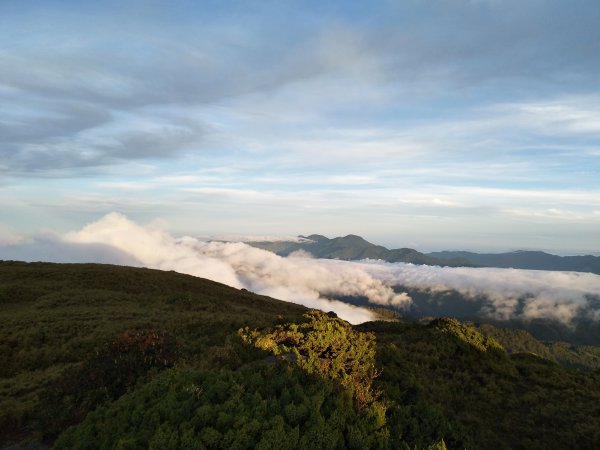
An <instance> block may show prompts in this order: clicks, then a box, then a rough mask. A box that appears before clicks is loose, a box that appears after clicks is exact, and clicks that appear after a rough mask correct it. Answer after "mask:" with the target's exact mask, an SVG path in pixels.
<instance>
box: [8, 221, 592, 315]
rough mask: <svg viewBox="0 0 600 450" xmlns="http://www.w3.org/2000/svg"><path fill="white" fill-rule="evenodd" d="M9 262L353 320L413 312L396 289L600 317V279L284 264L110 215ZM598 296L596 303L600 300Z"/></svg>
mask: <svg viewBox="0 0 600 450" xmlns="http://www.w3.org/2000/svg"><path fill="white" fill-rule="evenodd" d="M0 258H2V259H24V260H48V261H59V262H85V261H87V262H106V263H116V264H127V265H138V266H145V267H151V268H156V269H162V270H176V271H178V272H182V273H187V274H190V275H194V276H199V277H205V278H209V279H212V280H215V281H219V282H222V283H225V284H227V285H230V286H233V287H236V288H246V289H249V290H251V291H254V292H257V293H260V294H264V295H269V296H272V297H275V298H279V299H282V300H287V301H291V302H295V303H300V304H303V305H305V306H309V307H313V308H318V309H323V310H327V311H328V310H333V311H335V312H336V313H338V315H340V316H341V317H343V318H345V319H346V320H348V321H350V322H352V323H359V322H363V321H366V320H371V319H373V318H374V315H373V314H372V313H371V312H370V311H368V310H367V309H365V308H360V307H356V306H352V305H349V304H347V303H344V302H341V301H338V300H332V298H335V297H338V298H340V297H362V298H366V299H367V300H368V302H369V303H370V304H372V305H374V306H378V305H383V306H388V307H394V308H398V309H400V310H407V309H408V308H410V307H411V305H412V300H411V298H410V297H409V296H408V295H407V294H406V293H402V292H395V291H394V289H393V287H394V286H404V287H406V288H411V289H418V290H422V291H430V292H434V293H440V292H447V291H456V292H459V293H460V294H462V295H463V296H464V297H465V298H466V299H468V300H472V301H474V302H479V304H480V305H481V310H480V314H481V315H483V316H487V317H491V318H495V319H499V320H507V319H514V318H520V319H535V318H543V319H556V320H559V321H561V322H563V323H565V324H570V323H572V321H573V320H575V319H577V318H580V317H586V318H588V319H591V320H600V305H599V302H598V301H597V298H598V296H600V276H598V275H594V274H588V273H575V272H548V271H533V270H516V269H493V268H484V269H479V268H477V269H475V268H443V267H430V266H416V265H412V264H401V263H400V264H391V263H383V262H378V261H338V260H325V259H313V258H310V257H309V256H308V255H306V254H294V255H290V256H289V257H287V258H283V257H280V256H277V255H275V254H273V253H270V252H267V251H264V250H260V249H257V248H254V247H251V246H249V245H247V244H245V243H242V242H219V241H208V242H206V241H201V240H198V239H195V238H192V237H185V236H184V237H174V236H172V235H170V234H169V233H167V232H165V231H163V230H162V229H160V228H157V227H153V226H142V225H139V224H137V223H135V222H133V221H131V220H129V219H128V218H127V217H125V216H123V215H121V214H117V213H111V214H108V215H106V216H104V217H103V218H101V219H100V220H98V221H96V222H93V223H91V224H89V225H87V226H85V227H84V228H82V229H81V230H79V231H73V232H70V233H67V234H66V235H64V236H63V237H62V238H57V237H54V238H50V237H45V238H40V237H37V238H34V239H33V240H32V239H30V240H29V241H21V242H17V241H15V242H12V245H4V246H3V247H0ZM594 296H596V297H595V298H596V301H594Z"/></svg>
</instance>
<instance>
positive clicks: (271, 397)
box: [0, 262, 600, 449]
mask: <svg viewBox="0 0 600 450" xmlns="http://www.w3.org/2000/svg"><path fill="white" fill-rule="evenodd" d="M0 304H1V306H2V307H1V308H0V447H1V448H4V447H6V446H9V445H15V444H18V443H21V444H23V445H24V444H25V443H27V442H31V441H35V440H37V441H43V442H45V443H47V444H49V445H53V446H54V447H55V448H107V449H108V448H119V449H138V448H140V449H141V448H157V449H158V448H160V449H169V448H190V449H193V448H228V449H229V448H361V449H362V448H390V449H392V448H393V449H415V448H417V449H423V448H431V449H434V448H436V449H442V448H446V447H447V448H456V449H461V448H472V449H475V448H494V449H503V448H506V449H508V448H533V449H535V448H539V449H542V448H543V449H552V448H582V449H585V448H600V414H599V410H598V405H599V404H600V372H597V371H596V372H590V371H589V370H588V371H582V370H579V369H573V368H565V367H562V366H560V365H558V364H556V363H554V362H552V361H549V360H548V359H544V358H542V357H540V356H536V355H533V354H532V353H538V355H540V353H539V352H537V351H533V350H531V351H530V353H523V350H520V351H519V353H516V354H512V355H511V354H509V353H510V352H512V351H514V350H515V349H516V347H517V344H515V342H517V341H518V340H515V339H513V341H514V342H513V341H511V340H510V339H508V338H506V337H505V336H504V335H503V334H502V333H495V334H494V333H492V332H488V331H489V330H490V329H487V328H485V327H483V326H481V327H480V328H475V327H474V326H473V325H471V324H468V323H463V322H459V321H457V320H454V319H446V318H443V319H435V320H432V321H431V322H429V323H427V324H425V325H422V324H415V323H399V322H371V323H366V324H363V325H360V326H354V327H353V326H351V325H349V324H348V323H346V322H345V321H343V320H340V319H338V318H337V317H335V315H333V314H331V313H330V314H325V313H320V312H316V311H308V310H307V309H306V308H303V307H300V306H298V305H294V304H290V303H285V302H281V301H278V300H274V299H271V298H268V297H261V296H257V295H254V294H252V293H250V292H247V291H239V290H236V289H233V288H229V287H227V286H224V285H222V284H219V283H214V282H211V281H207V280H203V279H198V278H194V277H191V276H186V275H181V274H177V273H174V272H161V271H156V270H148V269H136V268H129V267H117V266H106V265H94V264H82V265H75V264H73V265H68V264H45V263H34V264H25V263H17V262H0ZM504 334H505V335H506V336H509V334H508V333H504ZM528 342H529V344H528V345H534V344H533V342H534V341H528ZM535 342H537V341H535ZM501 344H502V345H501ZM538 344H540V345H542V346H543V348H546V349H547V351H548V352H552V351H555V352H557V351H558V350H556V348H559V347H556V346H560V345H562V344H541V343H539V342H538ZM554 347H556V348H555V349H554V350H552V349H553V348H554ZM503 348H505V349H506V350H507V351H508V352H509V353H507V352H506V351H505V350H504V349H503ZM590 348H591V349H592V353H593V351H595V350H597V348H596V347H590ZM578 351H579V350H578ZM550 355H552V353H550ZM541 356H543V355H541Z"/></svg>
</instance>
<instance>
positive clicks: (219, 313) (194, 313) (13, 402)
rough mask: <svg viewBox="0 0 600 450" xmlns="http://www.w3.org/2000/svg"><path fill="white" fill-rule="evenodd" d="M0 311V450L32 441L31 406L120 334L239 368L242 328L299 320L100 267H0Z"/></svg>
mask: <svg viewBox="0 0 600 450" xmlns="http://www.w3.org/2000/svg"><path fill="white" fill-rule="evenodd" d="M0 301H1V302H2V304H1V308H0V447H1V448H4V447H5V446H6V445H8V444H9V443H12V442H15V440H16V441H18V440H20V439H23V438H24V437H26V436H31V435H32V434H38V433H39V432H40V430H39V429H37V428H35V427H33V422H32V418H33V416H34V415H38V414H37V413H36V411H37V410H40V407H39V403H38V402H39V398H40V397H44V396H45V395H46V394H47V390H48V389H51V388H52V387H53V386H55V385H56V384H55V383H56V382H57V380H59V379H60V377H61V376H62V374H63V373H64V371H65V370H68V369H69V368H70V367H76V366H80V365H82V364H84V362H85V361H88V360H89V359H91V357H92V356H93V355H94V354H95V352H96V350H97V349H99V348H102V346H103V345H104V343H106V342H110V341H111V340H112V339H114V338H115V336H117V335H118V334H120V333H122V332H123V331H124V330H128V329H129V330H131V329H160V330H163V331H164V332H166V333H168V334H169V335H170V336H173V337H175V338H176V339H178V340H179V341H181V342H182V343H184V348H183V350H184V351H185V354H184V358H185V361H186V362H187V363H188V364H191V365H194V366H198V367H205V368H214V367H223V366H225V367H239V366H240V365H241V364H243V363H244V362H246V361H250V360H252V359H253V358H254V357H255V355H253V354H252V352H251V351H249V349H248V348H246V346H245V345H244V344H243V343H242V342H240V340H239V338H238V337H237V330H238V329H239V328H240V327H242V326H247V325H250V326H255V327H264V326H269V325H274V324H275V323H276V322H277V321H278V320H283V321H288V320H289V319H293V318H300V317H301V315H302V314H303V313H304V312H305V311H306V308H304V307H302V306H299V305H294V304H291V303H286V302H281V301H278V300H274V299H271V298H268V297H263V296H258V295H255V294H252V293H250V292H246V291H239V290H237V289H233V288H230V287H228V286H225V285H223V284H220V283H215V282H213V281H209V280H204V279H200V278H196V277H192V276H188V275H182V274H179V273H175V272H163V271H158V270H150V269H139V268H132V267H119V266H110V265H100V264H49V263H21V262H0ZM284 318H289V319H288V320H286V319H284ZM257 353H260V352H258V351H257ZM259 357H262V356H259ZM42 410H43V408H42Z"/></svg>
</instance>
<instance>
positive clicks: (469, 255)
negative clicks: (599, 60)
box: [250, 234, 600, 274]
mask: <svg viewBox="0 0 600 450" xmlns="http://www.w3.org/2000/svg"><path fill="white" fill-rule="evenodd" d="M299 237H300V238H302V239H305V240H307V241H304V242H289V241H278V242H271V241H263V242H251V243H250V245H252V246H254V247H257V248H261V249H263V250H268V251H271V252H273V253H276V254H278V255H280V256H289V255H290V254H292V253H294V252H296V251H298V250H303V251H306V252H309V253H310V254H311V255H312V256H314V257H315V258H327V259H342V260H360V259H379V260H383V261H386V262H404V263H412V264H425V265H433V266H447V267H498V268H514V269H528V270H550V271H573V272H590V273H595V274H600V256H592V255H583V256H582V255H574V256H558V255H553V254H551V253H547V252H543V251H532V250H518V251H513V252H503V253H476V252H470V251H449V250H444V251H439V252H429V253H423V252H420V251H418V250H415V249H412V248H408V247H403V248H396V249H388V248H386V247H384V246H382V245H377V244H373V243H371V242H369V241H367V240H366V239H364V238H363V237H361V236H358V235H355V234H348V235H346V236H339V237H335V238H328V237H326V236H323V235H320V234H311V235H309V236H303V235H300V236H299Z"/></svg>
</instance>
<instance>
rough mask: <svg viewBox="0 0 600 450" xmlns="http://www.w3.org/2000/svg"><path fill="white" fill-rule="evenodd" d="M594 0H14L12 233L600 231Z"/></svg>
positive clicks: (3, 223)
mask: <svg viewBox="0 0 600 450" xmlns="http://www.w3.org/2000/svg"><path fill="white" fill-rule="evenodd" d="M598 23H600V3H598V2H597V1H596V0H590V1H577V0H575V1H569V2H565V1H553V0H531V1H525V2H523V1H512V0H488V1H486V0H479V1H475V0H471V1H467V0H431V1H414V0H408V1H402V2H392V1H379V2H378V1H368V2H359V1H353V2H348V1H345V2H294V1H269V0H265V1H256V2H254V1H243V2H227V1H219V2H217V1H213V2H201V1H179V2H178V1H169V2H166V1H141V0H139V1H118V2H117V1H115V2H81V1H77V2H76V1H72V2H70V1H48V0H44V1H38V2H30V1H23V0H21V1H10V0H7V1H2V2H0V105H1V106H0V240H4V241H5V242H7V241H10V240H11V239H15V236H19V235H21V234H29V233H38V232H43V231H49V230H51V231H53V232H57V233H63V232H66V231H68V230H73V229H79V228H81V227H82V226H83V225H84V224H86V223H89V222H92V221H94V220H97V219H98V218H99V217H101V216H102V215H104V214H106V213H108V212H111V211H117V212H121V213H123V214H125V215H127V216H128V217H130V218H131V219H133V220H136V221H139V222H142V223H149V222H152V223H159V224H161V226H163V227H164V228H166V229H168V230H169V231H170V232H172V233H176V234H183V233H185V234H190V235H193V236H211V235H217V234H233V233H235V234H260V235H277V234H278V235H297V234H311V233H321V234H325V235H328V236H338V235H345V234H349V233H354V234H360V235H362V236H364V237H366V238H367V239H369V240H371V241H372V242H376V243H380V244H384V245H387V246H389V247H402V246H410V247H416V248H418V249H421V250H442V249H472V250H490V251H502V250H515V249H522V248H527V249H544V250H549V251H553V252H557V253H561V254H568V253H594V254H597V253H599V252H600V181H599V180H600V81H599V80H600V27H599V26H598Z"/></svg>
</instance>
